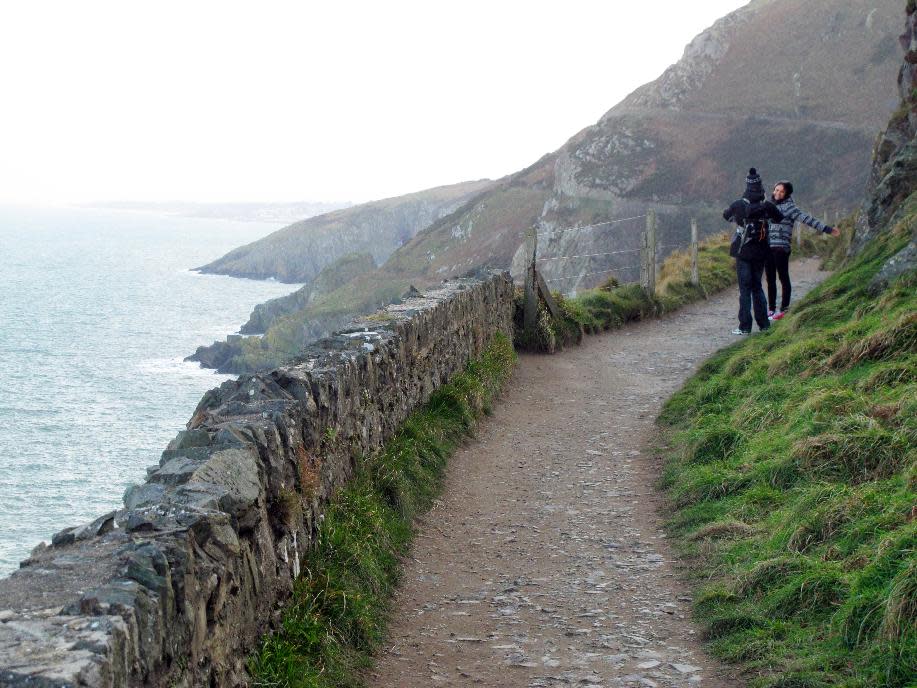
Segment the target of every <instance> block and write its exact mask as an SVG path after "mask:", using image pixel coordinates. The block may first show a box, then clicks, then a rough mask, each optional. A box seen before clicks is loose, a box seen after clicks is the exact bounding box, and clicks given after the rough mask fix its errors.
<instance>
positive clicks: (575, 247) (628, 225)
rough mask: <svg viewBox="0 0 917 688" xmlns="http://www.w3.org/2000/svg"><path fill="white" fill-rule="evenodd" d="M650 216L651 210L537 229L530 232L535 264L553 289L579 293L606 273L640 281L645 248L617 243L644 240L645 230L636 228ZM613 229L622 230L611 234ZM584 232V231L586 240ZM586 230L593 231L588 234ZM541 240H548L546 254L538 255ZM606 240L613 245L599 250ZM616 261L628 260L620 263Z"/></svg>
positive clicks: (619, 277)
mask: <svg viewBox="0 0 917 688" xmlns="http://www.w3.org/2000/svg"><path fill="white" fill-rule="evenodd" d="M648 217H649V214H647V213H644V214H642V215H633V216H630V217H622V218H616V219H614V220H604V221H602V222H592V223H590V224H586V225H576V226H571V227H557V228H552V229H534V230H532V231H530V232H528V233H527V236H528V238H529V240H530V241H532V242H533V244H534V246H533V247H532V253H533V255H532V258H533V260H532V267H533V268H534V269H536V270H539V271H542V272H543V273H544V275H543V278H544V281H545V282H546V283H547V284H549V285H551V289H553V290H556V291H559V292H561V293H565V294H568V293H571V292H572V293H575V291H576V289H577V287H579V286H580V285H583V284H584V283H585V284H589V283H591V282H594V281H595V278H597V277H601V276H605V275H607V276H615V277H618V279H619V280H620V281H622V282H637V281H639V279H640V271H641V269H642V263H643V258H642V255H641V254H643V253H644V252H645V248H642V247H636V248H623V247H622V248H615V246H628V245H631V246H632V245H633V244H634V243H635V242H637V243H641V242H642V234H641V233H640V232H637V231H634V230H635V229H637V227H636V226H635V225H636V224H637V223H638V222H639V221H645V220H646V219H647V218H648ZM609 230H619V231H618V232H616V233H614V234H611V232H609ZM600 231H601V232H602V233H599V232H600ZM644 231H645V230H644ZM571 233H574V234H572V235H571ZM580 233H583V235H582V236H583V239H582V240H580ZM586 233H589V234H588V236H587V234H586ZM539 243H542V244H546V246H545V248H546V250H545V255H538V250H537V246H538V244H539ZM602 244H605V245H609V250H596V249H597V248H600V247H601V245H602ZM584 249H585V250H584ZM616 262H621V263H624V264H623V265H616V264H615V263H616ZM609 263H611V265H609ZM634 263H636V264H634ZM606 266H607V267H606ZM590 268H592V269H590ZM595 268H602V269H595Z"/></svg>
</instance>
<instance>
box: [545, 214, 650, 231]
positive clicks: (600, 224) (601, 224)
mask: <svg viewBox="0 0 917 688" xmlns="http://www.w3.org/2000/svg"><path fill="white" fill-rule="evenodd" d="M645 217H646V215H636V216H634V217H622V218H620V219H618V220H608V221H607V222H596V223H594V224H591V225H583V226H581V227H564V228H562V229H549V230H547V231H545V232H536V234H537V235H538V236H550V235H552V234H563V233H564V232H578V231H584V230H587V229H596V228H598V227H607V226H608V225H617V224H621V223H622V222H631V221H632V220H641V219H643V218H645Z"/></svg>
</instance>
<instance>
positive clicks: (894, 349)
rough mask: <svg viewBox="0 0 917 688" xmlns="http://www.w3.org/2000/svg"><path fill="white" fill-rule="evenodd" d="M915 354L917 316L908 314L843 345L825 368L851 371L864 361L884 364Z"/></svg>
mask: <svg viewBox="0 0 917 688" xmlns="http://www.w3.org/2000/svg"><path fill="white" fill-rule="evenodd" d="M913 353H917V313H905V314H904V315H902V316H901V317H900V318H899V319H898V320H897V321H896V322H895V323H894V324H893V325H891V326H890V327H887V328H885V329H882V330H879V331H878V332H876V333H875V334H873V335H872V336H870V337H867V338H865V339H860V340H855V341H852V342H848V343H847V344H845V345H843V346H842V347H841V348H840V349H838V350H837V352H836V353H835V354H834V355H833V356H831V358H829V359H828V361H827V363H826V364H825V367H826V368H828V369H831V370H849V369H850V368H853V367H854V366H856V365H858V364H860V363H863V362H864V361H885V360H889V359H892V358H897V357H899V356H904V355H906V354H913Z"/></svg>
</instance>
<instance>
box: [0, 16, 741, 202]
mask: <svg viewBox="0 0 917 688" xmlns="http://www.w3.org/2000/svg"><path fill="white" fill-rule="evenodd" d="M744 4H745V0H703V2H694V3H688V2H684V0H653V1H652V2H623V1H621V0H596V1H593V0H567V1H566V2H564V3H563V4H561V3H557V2H552V3H542V2H532V1H531V0H528V1H524V2H517V1H516V0H487V1H486V2H485V1H479V0H463V1H462V2H454V1H449V2H443V1H440V2H430V0H425V1H424V2H419V1H418V2H414V1H407V0H387V1H386V2H378V1H377V2H351V1H347V0H338V1H337V2H333V3H331V2H323V3H316V2H303V1H300V2H281V1H273V0H262V1H261V2H258V3H252V2H235V1H234V0H219V1H218V2H212V1H210V0H184V1H183V2H173V1H172V0H159V1H157V2H149V3H140V2H136V1H132V0H117V1H112V2H109V1H101V0H81V1H80V2H72V0H67V1H66V2H50V1H47V0H29V2H10V3H3V4H2V5H0V65H3V66H2V67H0V102H2V105H0V202H3V203H32V204H61V203H92V202H104V201H198V202H242V201H246V202H252V201H256V202H290V201H328V202H334V201H353V202H362V201H366V200H371V199H378V198H385V197H389V196H396V195H401V194H405V193H410V192H412V191H419V190H421V189H425V188H430V187H433V186H438V185H441V184H450V183H454V182H459V181H464V180H469V179H482V178H498V177H501V176H503V175H505V174H509V173H512V172H515V171H517V170H519V169H522V168H524V167H526V166H528V165H530V164H532V163H533V162H535V161H536V160H537V159H538V158H540V157H541V156H542V155H544V154H545V153H548V152H550V151H553V150H555V149H557V148H559V147H560V146H561V145H563V143H564V142H565V141H566V140H567V139H568V138H570V137H571V136H573V135H574V134H576V133H577V132H578V131H580V130H581V129H583V128H584V127H586V126H589V125H590V124H592V123H594V122H595V121H597V120H598V119H599V117H601V116H602V115H603V114H604V113H605V112H606V111H607V110H609V109H610V108H611V107H612V106H614V105H615V104H616V103H617V102H618V101H620V100H621V99H622V98H623V97H625V96H626V95H627V94H628V93H630V92H631V91H632V90H634V89H635V88H637V87H638V86H640V85H641V84H643V83H646V82H648V81H651V80H653V79H655V78H656V77H657V76H659V75H660V74H661V73H662V72H663V71H664V70H665V68H666V67H667V66H669V65H670V64H672V63H674V62H676V61H677V60H678V59H679V58H680V57H681V55H682V52H683V51H684V47H685V45H686V44H687V43H688V42H689V41H690V40H691V39H692V38H693V37H694V36H695V35H697V34H698V33H700V32H701V31H702V30H703V29H705V28H707V27H708V26H710V25H711V24H712V23H713V22H714V21H716V19H718V18H719V17H721V16H723V15H725V14H727V13H729V12H731V11H733V10H735V9H737V8H738V7H741V6H742V5H744Z"/></svg>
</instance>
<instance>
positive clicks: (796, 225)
mask: <svg viewBox="0 0 917 688" xmlns="http://www.w3.org/2000/svg"><path fill="white" fill-rule="evenodd" d="M793 231H794V232H796V248H797V249H801V248H802V232H800V231H799V223H798V222H794V223H793Z"/></svg>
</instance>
